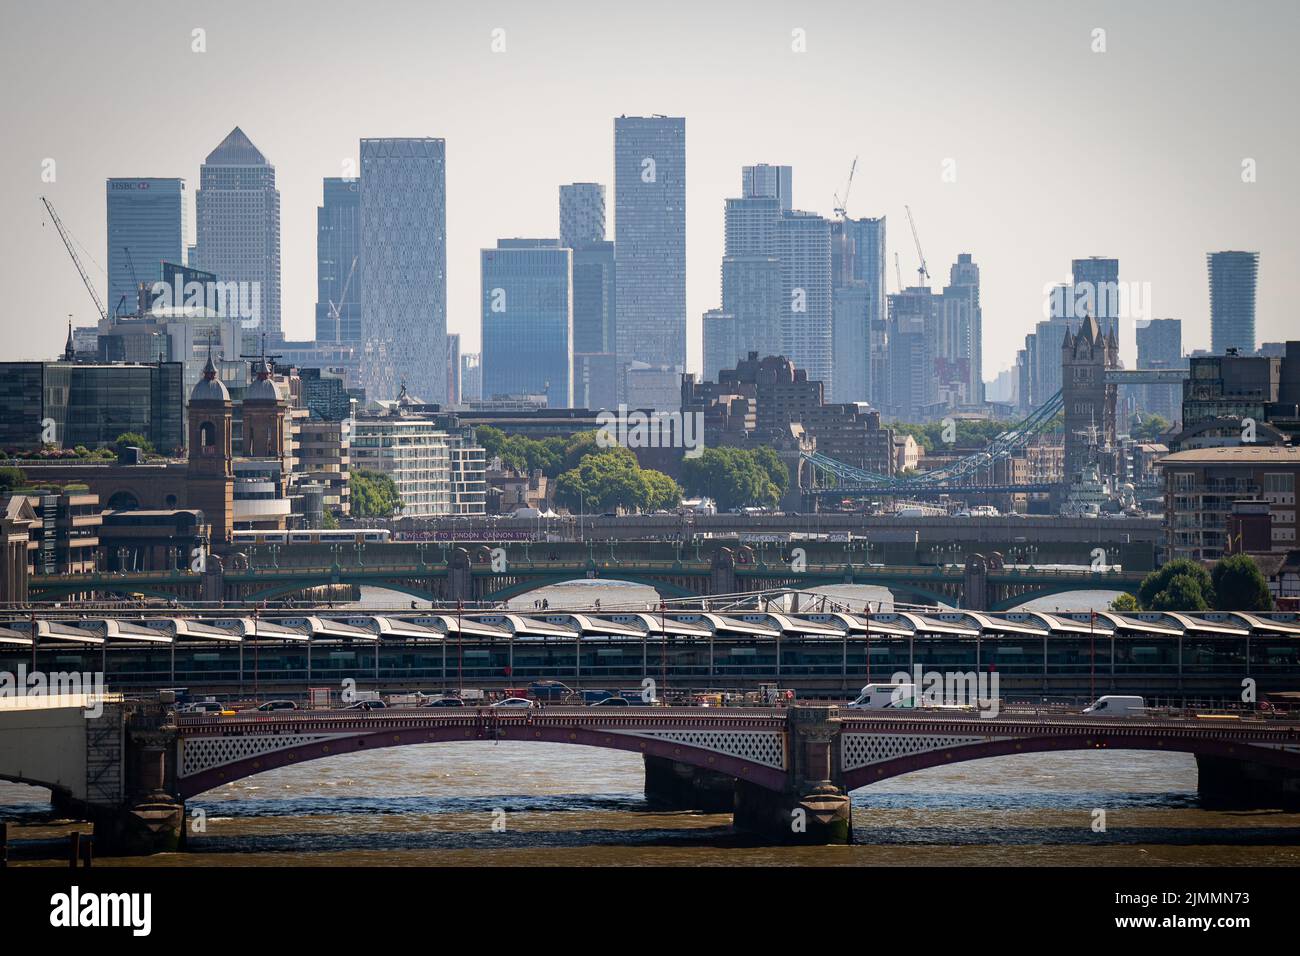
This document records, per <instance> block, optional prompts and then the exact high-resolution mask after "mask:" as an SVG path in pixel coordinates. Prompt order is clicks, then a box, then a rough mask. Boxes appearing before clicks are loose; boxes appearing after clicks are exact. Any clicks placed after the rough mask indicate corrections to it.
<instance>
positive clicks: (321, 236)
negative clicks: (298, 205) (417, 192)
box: [316, 178, 362, 345]
mask: <svg viewBox="0 0 1300 956" xmlns="http://www.w3.org/2000/svg"><path fill="white" fill-rule="evenodd" d="M324 186H325V195H324V201H323V202H322V203H321V205H320V206H319V207H318V208H317V210H316V341H317V342H335V343H341V344H347V345H359V344H361V341H362V339H361V276H360V272H361V261H360V259H361V183H360V182H359V181H358V180H356V179H338V178H331V179H326V180H325V182H324Z"/></svg>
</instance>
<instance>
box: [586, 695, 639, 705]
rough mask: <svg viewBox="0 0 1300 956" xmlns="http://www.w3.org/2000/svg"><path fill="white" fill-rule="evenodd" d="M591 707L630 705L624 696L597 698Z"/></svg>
mask: <svg viewBox="0 0 1300 956" xmlns="http://www.w3.org/2000/svg"><path fill="white" fill-rule="evenodd" d="M591 706H592V707H631V706H632V705H631V704H630V703H628V700H627V698H626V697H606V698H605V699H604V700H598V701H596V702H595V703H594V704H592V705H591Z"/></svg>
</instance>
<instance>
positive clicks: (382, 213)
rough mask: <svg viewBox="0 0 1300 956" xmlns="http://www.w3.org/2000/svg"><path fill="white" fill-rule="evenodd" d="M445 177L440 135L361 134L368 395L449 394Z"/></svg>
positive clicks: (363, 308) (435, 398)
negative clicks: (402, 390)
mask: <svg viewBox="0 0 1300 956" xmlns="http://www.w3.org/2000/svg"><path fill="white" fill-rule="evenodd" d="M446 199H447V182H446V144H445V142H444V141H443V140H441V139H363V140H362V141H361V247H362V249H364V250H365V255H364V256H363V257H362V261H361V266H360V271H361V316H362V337H363V339H364V340H365V349H366V350H367V351H366V356H367V358H366V359H363V362H362V375H363V378H364V381H363V382H362V384H363V385H364V386H365V388H366V391H367V393H368V394H369V395H371V396H372V397H375V398H390V397H393V396H396V395H397V394H398V392H399V390H400V388H401V385H402V384H403V383H405V385H406V386H407V388H408V389H409V390H410V391H411V392H413V393H415V394H416V395H419V396H421V397H423V398H425V400H427V401H438V400H441V399H442V397H443V396H445V395H446V394H447V374H446V354H447V347H446V342H445V339H446V336H447V203H446Z"/></svg>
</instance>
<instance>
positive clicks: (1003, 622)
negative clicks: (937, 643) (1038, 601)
mask: <svg viewBox="0 0 1300 956" xmlns="http://www.w3.org/2000/svg"><path fill="white" fill-rule="evenodd" d="M1040 616H1041V615H1030V614H1025V615H1012V614H1005V615H1001V616H998V617H993V616H991V615H988V614H985V613H983V612H982V611H961V612H960V613H955V614H936V615H935V617H937V618H938V619H939V620H941V621H951V620H954V619H955V620H962V619H965V620H967V621H974V622H975V624H976V625H977V626H978V627H979V630H980V633H981V634H1025V635H1027V636H1030V637H1046V636H1047V635H1048V634H1049V633H1050V631H1051V629H1050V627H1043V626H1042V625H1040V624H1035V623H1034V621H1033V620H1032V618H1033V617H1040Z"/></svg>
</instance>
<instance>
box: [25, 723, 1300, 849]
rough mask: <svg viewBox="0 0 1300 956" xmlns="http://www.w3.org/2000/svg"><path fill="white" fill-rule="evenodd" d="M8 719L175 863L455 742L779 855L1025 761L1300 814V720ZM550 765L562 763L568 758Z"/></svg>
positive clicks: (88, 794) (145, 845)
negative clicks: (361, 773) (1185, 759)
mask: <svg viewBox="0 0 1300 956" xmlns="http://www.w3.org/2000/svg"><path fill="white" fill-rule="evenodd" d="M17 703H18V704H19V705H23V706H16V707H7V708H6V707H0V778H3V779H8V780H16V781H20V782H24V783H29V784H34V785H40V786H45V787H49V788H50V789H51V791H52V793H53V794H54V799H55V801H56V802H58V803H59V804H60V805H61V806H63V807H65V808H66V809H67V810H68V811H69V812H73V813H81V814H84V815H85V816H86V817H88V818H90V819H92V820H94V821H95V830H96V834H95V839H96V842H97V843H98V844H100V845H101V851H103V852H112V851H115V850H116V851H119V852H121V851H135V852H141V851H149V850H154V849H160V848H174V847H176V846H177V844H178V843H179V841H180V840H181V838H182V834H183V832H184V820H185V808H186V802H187V801H188V802H189V803H190V805H191V806H192V807H193V806H201V796H202V794H203V793H205V792H207V791H209V790H212V789H214V788H217V787H221V786H224V785H226V784H229V783H232V782H234V781H237V780H241V779H243V778H246V777H250V776H254V775H256V774H260V773H264V772H267V771H271V770H275V769H277V768H281V767H286V766H291V765H295V764H300V763H304V762H307V761H316V760H331V759H337V758H338V757H339V756H341V755H347V754H356V753H364V752H367V751H370V750H375V749H380V748H386V747H398V746H420V745H435V746H434V747H433V748H431V749H430V751H429V758H428V759H429V760H437V759H438V758H437V749H436V745H437V744H439V743H448V742H453V741H454V742H467V741H477V742H483V743H487V742H503V741H512V742H518V743H520V744H534V743H544V744H575V745H582V746H588V747H601V748H607V749H613V750H620V751H625V752H629V753H635V754H640V755H642V757H643V759H644V762H645V767H646V793H647V796H648V797H649V798H651V799H652V800H654V801H655V802H658V803H660V804H666V805H669V806H677V807H679V808H684V809H693V808H705V809H714V810H718V809H723V808H730V809H731V810H732V812H733V818H734V822H735V825H736V827H737V828H738V829H743V830H746V831H750V832H754V833H757V834H760V835H762V836H763V837H764V838H766V839H768V840H770V841H773V842H817V843H828V842H838V843H843V842H848V841H849V840H850V839H851V837H852V826H851V806H850V802H849V796H848V794H849V793H850V791H853V790H856V789H858V788H860V787H865V786H869V785H870V784H872V783H874V782H877V781H880V780H885V779H888V778H890V777H894V776H897V775H899V774H903V773H909V772H911V771H914V770H922V769H925V768H928V767H935V766H947V765H949V764H955V763H959V762H963V761H973V760H980V759H983V758H986V757H998V756H1009V755H1015V754H1030V753H1045V752H1048V753H1052V752H1061V751H1092V752H1096V751H1104V750H1145V751H1154V752H1178V753H1188V754H1193V755H1195V757H1196V760H1197V765H1198V775H1199V789H1200V793H1201V797H1202V800H1203V801H1204V802H1205V803H1206V804H1213V805H1223V806H1255V807H1275V806H1290V805H1293V804H1294V803H1295V802H1296V801H1297V799H1298V798H1300V721H1295V720H1284V719H1253V718H1251V717H1250V716H1249V715H1246V716H1242V715H1235V716H1236V719H1231V720H1217V719H1202V718H1197V717H1195V716H1184V715H1180V714H1166V715H1158V714H1148V715H1143V716H1135V717H1126V718H1111V719H1104V720H1097V719H1092V718H1088V717H1083V716H1078V715H1066V714H1061V713H1053V712H1049V711H1042V710H1034V709H1031V708H1025V709H1022V710H1019V711H1017V710H1006V711H1003V712H1001V713H999V714H998V715H997V716H990V717H987V718H985V717H980V716H977V715H976V714H974V713H961V714H955V715H954V714H951V713H946V712H930V711H914V712H909V711H900V712H895V713H893V714H887V713H881V712H876V713H871V714H865V713H861V712H853V711H849V710H846V709H844V708H841V707H839V706H836V705H834V704H803V703H800V704H797V705H792V706H789V707H787V708H754V709H745V708H698V707H695V708H648V707H645V708H642V707H638V708H610V707H575V708H567V707H554V708H552V707H548V708H544V709H540V710H535V709H528V710H518V709H516V710H513V711H507V710H505V709H500V708H482V709H465V710H461V709H450V708H409V709H391V710H381V711H369V712H367V711H355V710H348V711H295V712H287V713H261V712H252V713H240V714H235V715H233V716H202V717H194V716H180V715H177V714H176V713H175V711H174V709H172V708H169V707H167V706H165V705H163V704H161V703H159V704H157V705H144V704H141V703H139V702H129V701H121V700H114V699H110V700H103V699H96V700H90V699H85V698H83V699H80V700H73V699H60V698H48V699H44V700H42V699H39V698H28V699H26V700H23V699H20V700H19V701H18V702H17ZM539 759H556V758H555V757H554V750H553V749H552V750H549V751H539Z"/></svg>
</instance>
